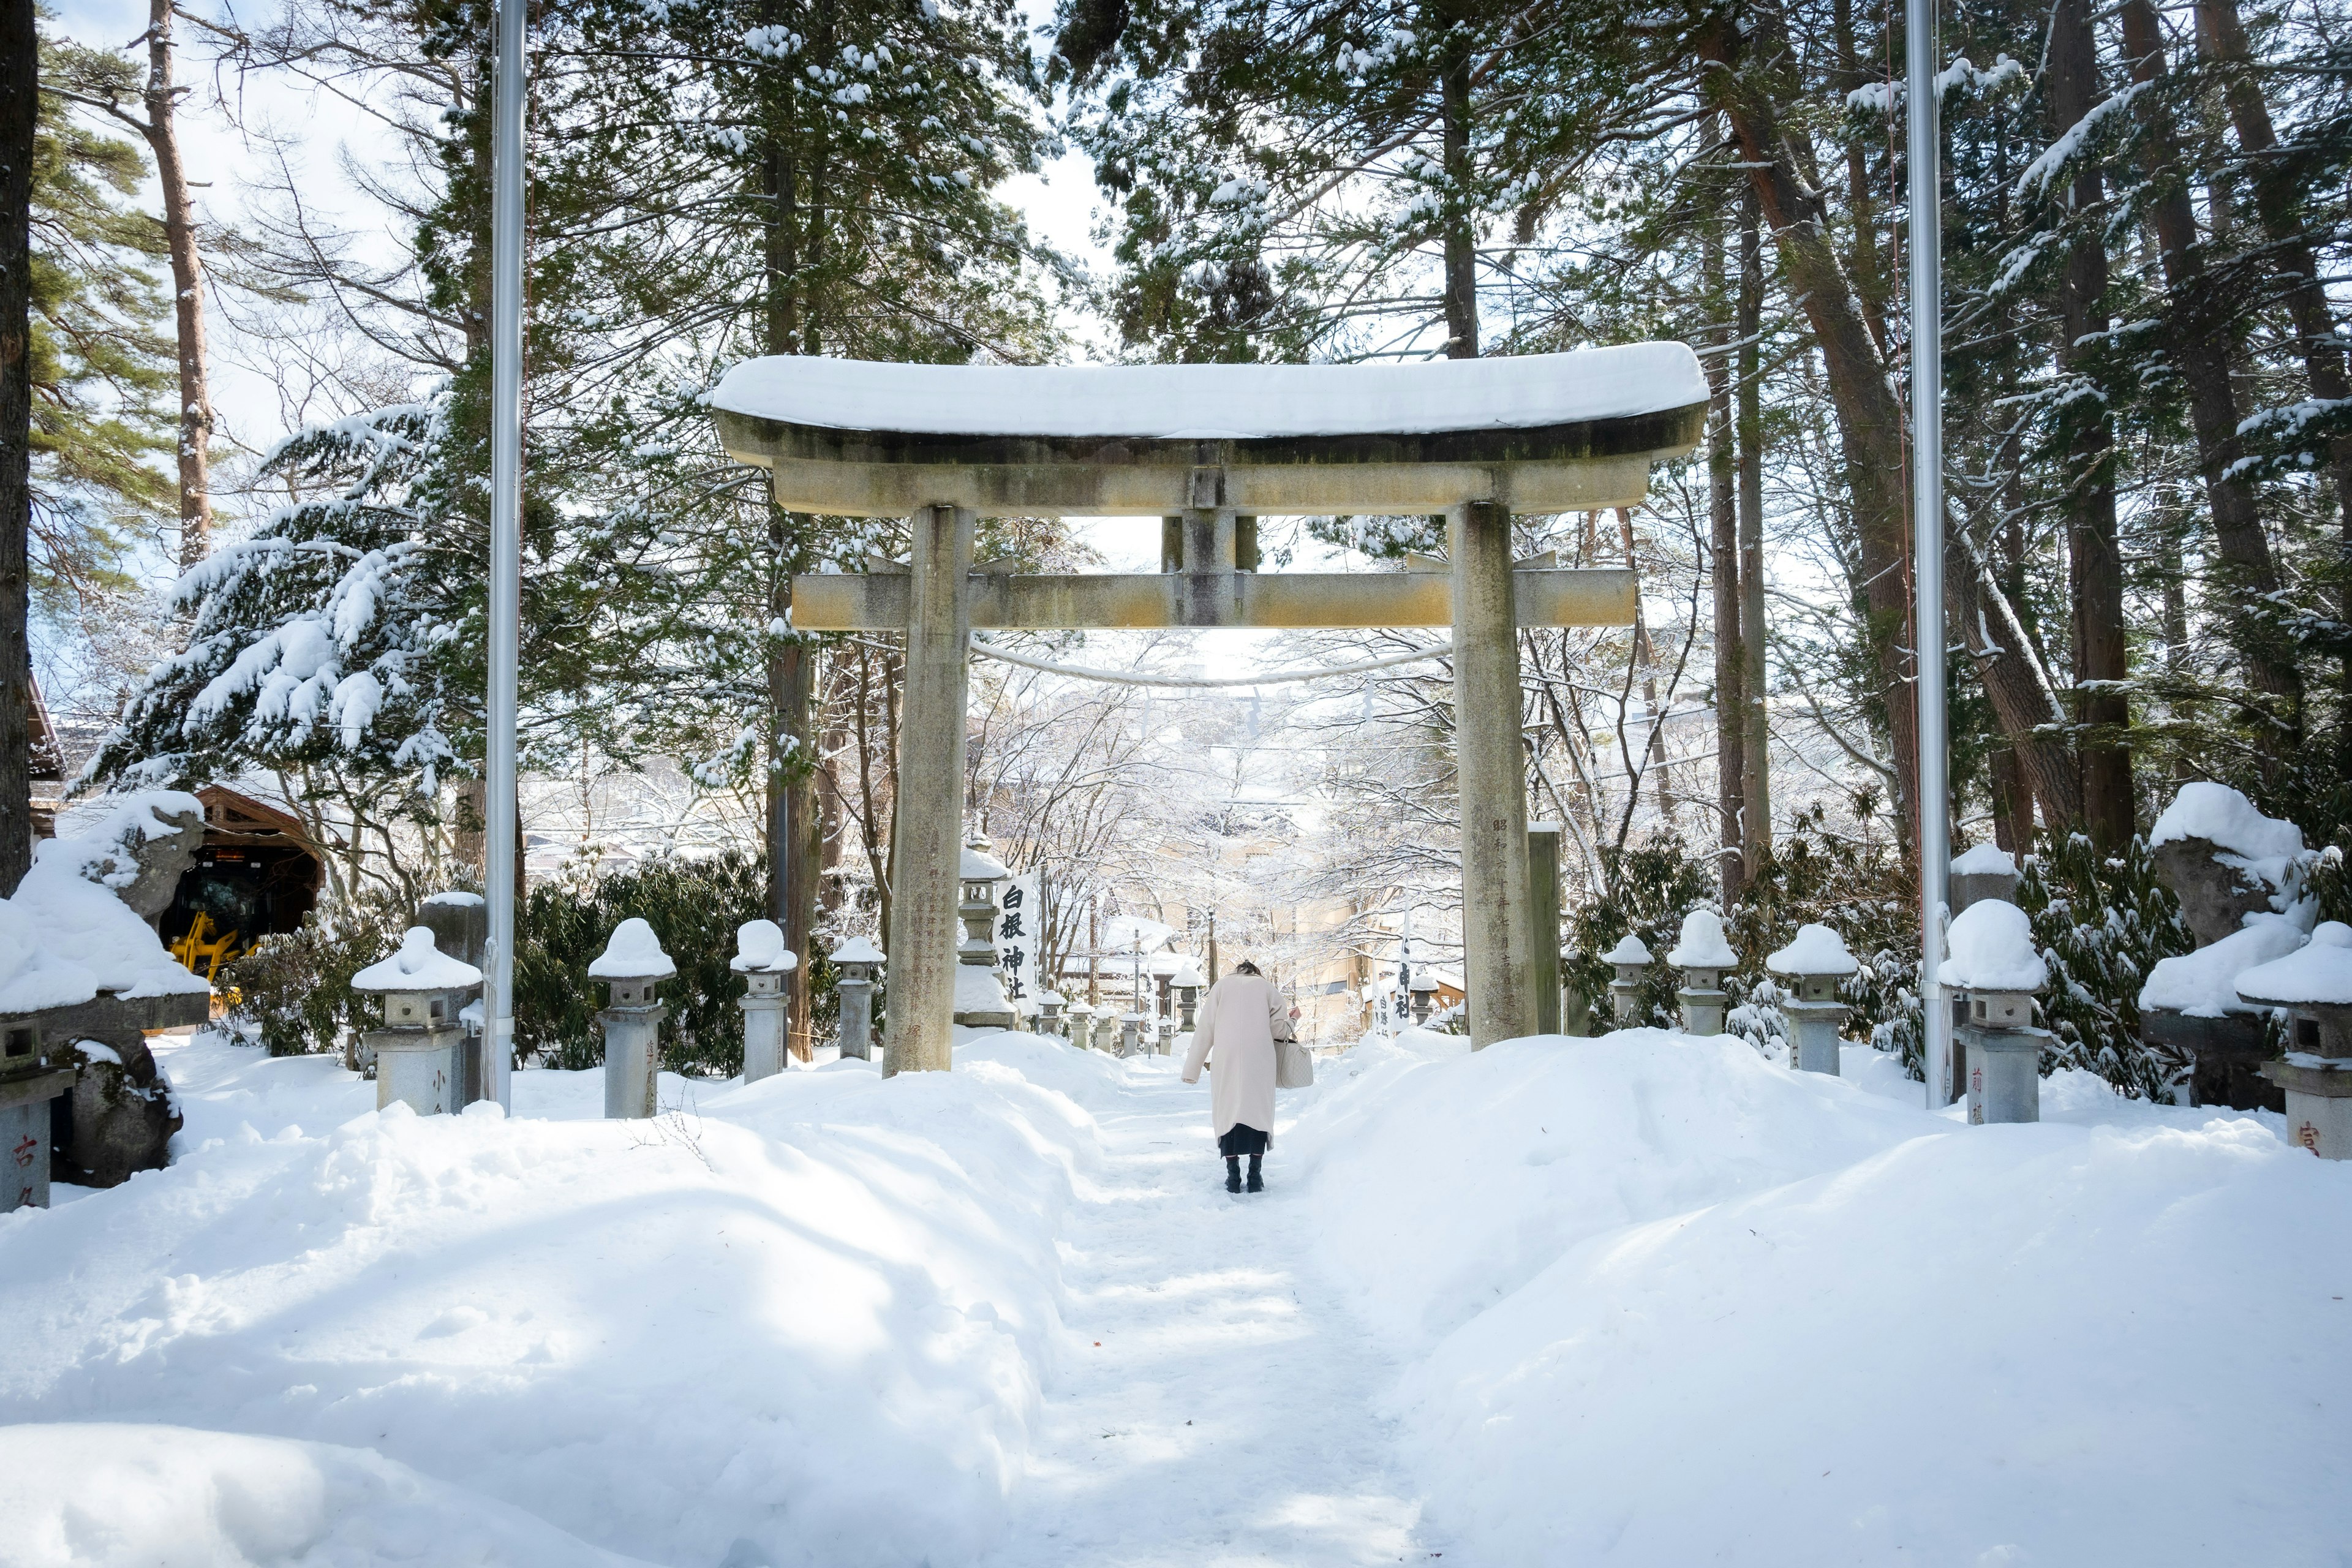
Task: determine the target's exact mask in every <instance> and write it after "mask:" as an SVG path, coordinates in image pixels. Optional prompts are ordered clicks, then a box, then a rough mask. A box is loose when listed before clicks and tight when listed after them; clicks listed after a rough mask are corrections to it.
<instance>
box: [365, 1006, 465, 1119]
mask: <svg viewBox="0 0 2352 1568" xmlns="http://www.w3.org/2000/svg"><path fill="white" fill-rule="evenodd" d="M465 1046H466V1031H465V1030H463V1029H461V1028H459V1027H458V1026H457V1025H456V1024H455V1023H446V1024H434V1025H431V1026H426V1027H422V1028H415V1027H410V1028H402V1027H393V1028H384V1029H371V1030H369V1031H368V1036H367V1048H368V1050H369V1051H370V1053H371V1054H373V1057H374V1058H375V1108H376V1109H377V1110H384V1109H385V1108H387V1107H389V1106H392V1105H394V1104H399V1105H405V1106H406V1107H408V1109H409V1110H413V1111H415V1112H416V1114H417V1115H419V1116H445V1115H447V1114H448V1113H449V1112H451V1111H453V1110H463V1109H464V1106H463V1104H462V1102H461V1101H460V1099H459V1097H460V1096H461V1095H462V1094H463V1093H464V1083H463V1079H464V1075H465Z"/></svg>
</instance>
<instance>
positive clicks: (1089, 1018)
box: [1066, 1002, 1095, 1051]
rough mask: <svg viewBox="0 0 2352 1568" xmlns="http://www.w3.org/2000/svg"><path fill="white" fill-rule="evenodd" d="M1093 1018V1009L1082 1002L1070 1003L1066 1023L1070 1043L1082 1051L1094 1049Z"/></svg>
mask: <svg viewBox="0 0 2352 1568" xmlns="http://www.w3.org/2000/svg"><path fill="white" fill-rule="evenodd" d="M1094 1019H1095V1010H1094V1009H1093V1008H1092V1007H1089V1006H1087V1005H1086V1004H1085V1003H1084V1002H1073V1003H1071V1004H1070V1015H1069V1018H1068V1020H1067V1023H1066V1026H1067V1028H1068V1029H1069V1032H1070V1044H1072V1045H1074V1046H1076V1047H1078V1049H1080V1050H1082V1051H1090V1050H1092V1049H1094V1047H1095V1042H1094V1033H1093V1030H1094Z"/></svg>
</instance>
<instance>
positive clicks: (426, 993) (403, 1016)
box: [352, 925, 482, 1116]
mask: <svg viewBox="0 0 2352 1568" xmlns="http://www.w3.org/2000/svg"><path fill="white" fill-rule="evenodd" d="M481 984H482V972H481V971H480V970H478V969H477V968H475V967H474V966H473V965H472V964H470V963H466V962H465V961H464V960H462V959H457V958H452V957H450V956H449V955H448V954H447V953H446V952H442V951H441V950H440V949H439V948H438V947H436V946H435V945H434V938H433V928H432V927H430V926H421V925H419V926H411V927H409V928H408V931H407V932H406V933H405V934H404V935H403V936H402V937H401V939H400V951H398V952H394V954H393V955H392V956H391V957H390V958H387V959H385V960H384V961H383V963H371V964H369V965H368V966H367V967H366V968H365V969H362V970H361V971H360V972H359V973H357V974H354V975H352V990H354V991H366V992H373V993H374V994H378V995H380V996H382V997H383V1027H382V1028H381V1029H371V1030H369V1031H368V1033H367V1039H366V1041H365V1042H364V1043H365V1047H366V1049H367V1051H368V1053H369V1054H370V1055H371V1056H373V1058H375V1104H376V1109H377V1110H383V1109H384V1108H385V1107H386V1106H389V1105H391V1104H392V1103H393V1102H394V1101H395V1100H397V1101H399V1102H400V1103H401V1104H403V1105H405V1106H407V1107H408V1108H409V1109H410V1110H414V1111H415V1112H416V1114H417V1115H419V1116H438V1115H441V1114H442V1113H444V1112H446V1111H451V1110H458V1109H460V1108H462V1106H463V1105H464V1103H465V1101H464V1099H463V1095H464V1086H463V1084H462V1083H461V1081H460V1079H461V1077H462V1068H463V1066H464V1058H465V1047H466V1031H465V1028H464V1026H462V1025H461V1024H459V1022H458V1020H457V1015H458V1012H459V1010H460V1009H462V1008H463V1007H464V1006H465V1005H466V1001H467V997H469V996H470V995H472V994H473V993H474V992H475V990H476V989H477V988H478V987H479V986H480V985H481Z"/></svg>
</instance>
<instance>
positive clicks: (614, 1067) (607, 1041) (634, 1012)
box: [596, 980, 669, 1119]
mask: <svg viewBox="0 0 2352 1568" xmlns="http://www.w3.org/2000/svg"><path fill="white" fill-rule="evenodd" d="M668 1011H669V1009H668V1008H667V1007H666V1006H664V1005H662V1004H661V1003H659V1002H657V1001H656V1000H655V999H654V983H653V982H652V981H650V980H615V981H614V982H613V996H612V1003H611V1005H609V1006H607V1007H605V1008H604V1010H603V1011H602V1012H600V1013H598V1014H597V1015H596V1022H597V1023H598V1024H599V1025H601V1026H603V1027H604V1115H605V1117H606V1118H607V1119H624V1118H635V1117H646V1116H651V1115H652V1114H653V1113H654V1112H655V1111H656V1110H658V1109H659V1104H658V1101H657V1100H656V1084H657V1082H658V1079H657V1077H656V1075H657V1074H658V1073H659V1072H660V1070H661V1021H662V1018H663V1017H664V1016H666V1015H667V1013H668Z"/></svg>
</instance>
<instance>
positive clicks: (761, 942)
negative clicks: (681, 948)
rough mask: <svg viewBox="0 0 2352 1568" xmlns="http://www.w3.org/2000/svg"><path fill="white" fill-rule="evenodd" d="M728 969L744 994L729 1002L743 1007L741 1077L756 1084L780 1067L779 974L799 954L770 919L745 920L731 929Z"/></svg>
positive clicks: (794, 964) (781, 984)
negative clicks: (732, 954)
mask: <svg viewBox="0 0 2352 1568" xmlns="http://www.w3.org/2000/svg"><path fill="white" fill-rule="evenodd" d="M728 967H730V969H732V970H734V971H735V973H738V974H740V975H741V976H742V977H743V985H744V994H742V995H741V996H739V997H737V998H736V1000H735V1005H737V1006H738V1007H740V1008H742V1009H743V1081H744V1082H745V1083H757V1082H759V1081H760V1080H761V1079H763V1078H773V1077H775V1076H776V1074H778V1073H780V1072H782V1071H783V1070H784V1021H785V1020H784V1008H785V1003H786V1000H787V998H786V997H785V995H784V978H785V976H787V975H789V974H791V973H792V972H793V970H795V969H797V968H799V967H800V958H799V956H798V955H797V954H795V953H794V952H793V951H792V950H791V949H790V948H788V947H786V946H785V945H784V931H783V928H782V926H780V925H778V924H777V923H776V922H775V921H744V922H743V923H742V924H741V925H740V926H737V927H736V928H735V957H734V960H733V962H732V963H730V964H729V966H728Z"/></svg>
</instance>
